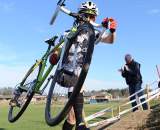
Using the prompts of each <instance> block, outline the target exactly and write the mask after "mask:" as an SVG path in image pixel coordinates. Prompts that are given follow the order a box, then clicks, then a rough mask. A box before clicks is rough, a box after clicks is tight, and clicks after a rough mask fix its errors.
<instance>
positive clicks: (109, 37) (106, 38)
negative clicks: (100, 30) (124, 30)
mask: <svg viewBox="0 0 160 130" xmlns="http://www.w3.org/2000/svg"><path fill="white" fill-rule="evenodd" d="M115 37H116V32H114V33H111V32H108V33H107V32H105V33H104V34H103V35H102V38H101V42H103V43H107V44H113V43H114V41H115Z"/></svg>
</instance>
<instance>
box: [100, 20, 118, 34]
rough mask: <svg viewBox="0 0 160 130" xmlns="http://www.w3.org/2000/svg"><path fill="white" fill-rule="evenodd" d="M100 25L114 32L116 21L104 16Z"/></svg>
mask: <svg viewBox="0 0 160 130" xmlns="http://www.w3.org/2000/svg"><path fill="white" fill-rule="evenodd" d="M102 26H103V27H105V28H107V29H109V30H110V32H111V33H114V32H115V31H116V28H117V22H116V21H115V20H114V19H113V18H104V19H103V21H102Z"/></svg>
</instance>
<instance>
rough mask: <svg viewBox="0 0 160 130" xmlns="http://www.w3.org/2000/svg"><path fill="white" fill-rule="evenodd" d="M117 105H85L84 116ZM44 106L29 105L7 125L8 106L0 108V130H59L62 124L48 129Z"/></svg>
mask: <svg viewBox="0 0 160 130" xmlns="http://www.w3.org/2000/svg"><path fill="white" fill-rule="evenodd" d="M114 104H117V103H106V104H96V105H95V104H93V105H90V104H87V105H85V112H86V115H90V114H93V113H95V112H97V111H100V110H102V109H104V108H106V107H109V106H111V105H114ZM44 109H45V105H42V104H39V105H30V106H29V107H28V108H27V110H26V111H25V113H24V114H23V115H22V117H21V118H20V119H19V120H18V121H17V122H15V123H9V122H8V120H7V116H8V106H7V105H2V106H0V130H61V128H62V123H63V122H62V123H61V124H59V125H58V126H56V127H49V126H48V125H47V124H46V123H45V120H44V119H45V118H44Z"/></svg>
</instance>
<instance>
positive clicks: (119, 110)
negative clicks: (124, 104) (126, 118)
mask: <svg viewBox="0 0 160 130" xmlns="http://www.w3.org/2000/svg"><path fill="white" fill-rule="evenodd" d="M120 112H121V106H118V114H119V113H120Z"/></svg>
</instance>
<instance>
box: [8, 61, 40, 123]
mask: <svg viewBox="0 0 160 130" xmlns="http://www.w3.org/2000/svg"><path fill="white" fill-rule="evenodd" d="M40 67H41V63H38V64H34V65H33V66H32V67H31V68H30V69H29V71H28V72H27V74H26V75H25V77H24V78H23V80H22V81H21V83H20V84H18V85H17V86H16V88H15V90H14V93H13V98H12V99H11V101H10V104H9V105H10V106H9V112H8V121H9V122H11V123H13V122H15V121H17V120H18V119H19V118H20V117H21V116H22V114H23V113H24V111H25V110H26V108H27V107H28V105H29V103H30V101H31V100H32V97H33V96H34V91H33V88H34V87H35V85H36V83H37V76H38V74H39V69H40ZM17 93H18V96H17ZM12 100H14V102H16V103H15V104H14V105H13V101H12Z"/></svg>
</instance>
